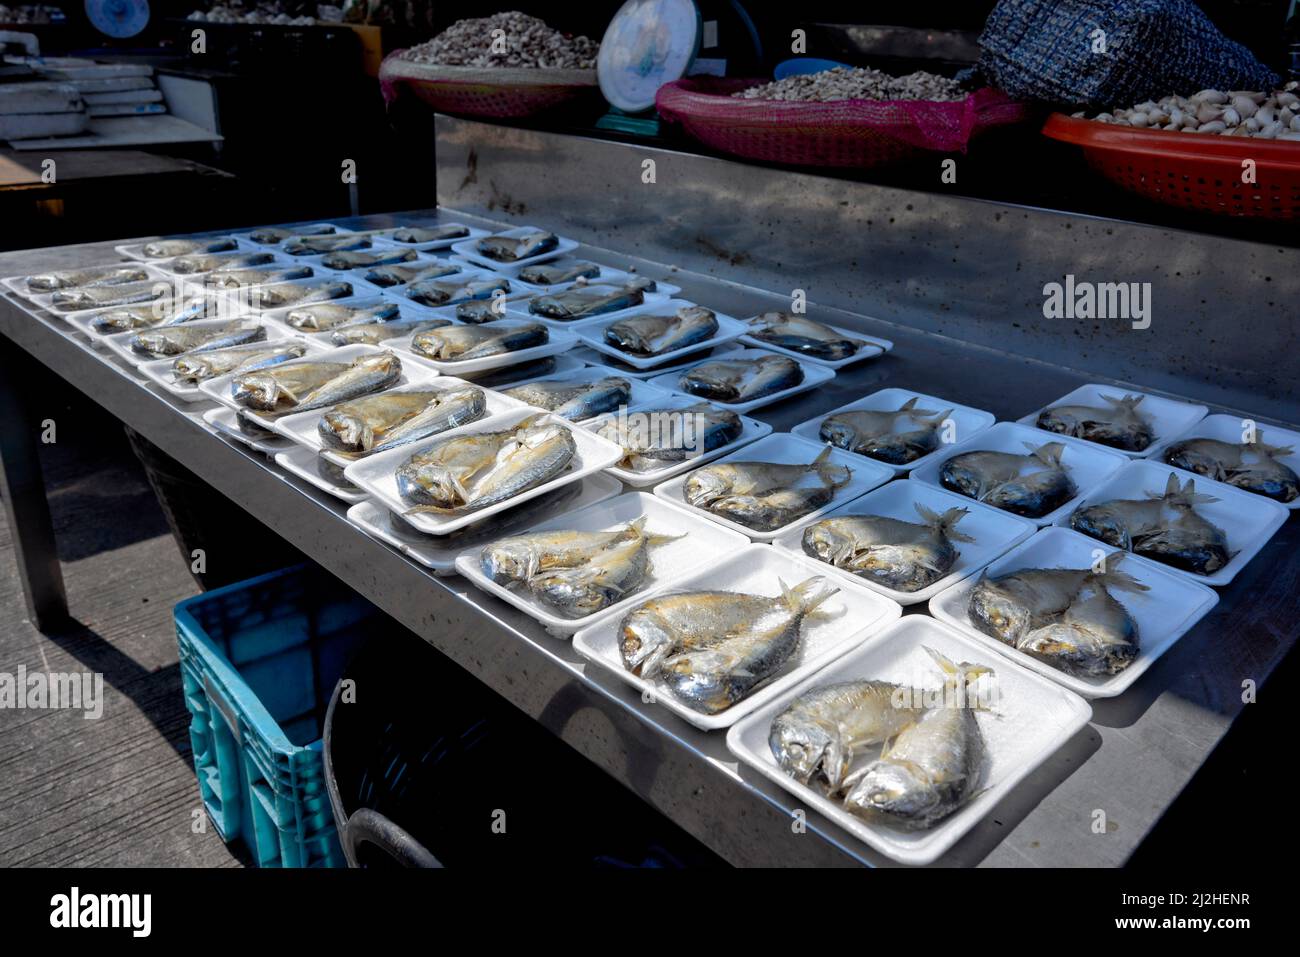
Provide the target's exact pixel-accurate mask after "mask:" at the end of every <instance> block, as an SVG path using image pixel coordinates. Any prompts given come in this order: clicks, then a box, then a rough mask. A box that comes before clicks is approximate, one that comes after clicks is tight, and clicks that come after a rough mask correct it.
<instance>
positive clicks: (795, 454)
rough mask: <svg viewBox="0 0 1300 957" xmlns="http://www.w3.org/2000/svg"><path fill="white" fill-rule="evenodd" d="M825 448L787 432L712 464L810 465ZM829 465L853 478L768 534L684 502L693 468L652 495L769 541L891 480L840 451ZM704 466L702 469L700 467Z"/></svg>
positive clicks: (884, 472)
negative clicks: (816, 505)
mask: <svg viewBox="0 0 1300 957" xmlns="http://www.w3.org/2000/svg"><path fill="white" fill-rule="evenodd" d="M825 449H826V445H825V444H824V443H817V442H810V441H809V440H808V439H803V438H800V437H799V436H797V435H791V434H790V433H789V432H777V433H774V434H772V435H768V436H764V437H763V438H761V439H759V440H758V441H757V442H754V443H753V444H751V445H747V446H745V447H744V448H743V449H740V450H739V451H736V452H732V453H731V454H729V455H724V456H722V457H721V458H719V459H717V460H715V461H714V462H713V463H712V464H713V465H725V464H726V463H728V462H774V463H778V464H782V465H807V464H808V463H810V462H812V461H813V460H814V459H815V458H817V456H818V455H820V454H821V453H822V452H823V451H824V450H825ZM829 462H830V463H831V464H833V465H843V466H845V467H847V468H849V469H851V470H852V475H851V476H850V477H849V481H848V482H847V483H846V484H845V485H841V486H840V487H839V488H838V489H836V490H835V497H834V498H832V499H831V500H830V503H829V504H827V505H825V506H823V507H822V508H819V509H817V510H815V511H812V512H809V513H808V514H807V515H804V516H803V517H801V518H798V519H796V520H795V521H793V522H790V523H788V524H786V525H782V526H781V527H780V528H777V529H774V530H773V531H770V532H760V531H758V530H757V529H753V528H750V527H749V526H747V525H741V524H740V523H739V522H733V521H732V520H731V519H729V518H725V517H724V516H722V515H719V514H718V513H716V512H711V511H709V510H708V509H703V508H696V507H695V506H694V505H690V504H688V503H687V501H686V483H687V481H689V480H690V477H691V475H692V474H694V472H696V471H698V469H693V470H692V471H690V472H687V473H686V474H685V475H678V476H677V477H676V478H671V479H669V480H668V481H666V482H662V483H660V484H659V485H656V486H655V490H654V493H655V495H657V496H659V497H660V498H662V499H665V500H667V501H669V502H672V503H673V504H674V505H676V506H677V507H679V508H682V509H685V510H687V511H689V512H692V513H694V514H696V515H700V516H703V517H704V518H707V519H708V520H709V521H712V522H717V523H718V524H719V525H721V526H722V527H723V528H729V529H731V530H732V531H734V532H739V533H740V534H741V535H745V536H746V537H748V538H750V539H753V540H754V541H756V542H770V541H772V540H774V539H777V538H780V537H781V536H782V535H785V534H786V533H788V532H790V531H792V530H793V529H798V528H803V527H804V526H805V525H807V524H809V523H810V522H813V521H815V520H816V519H818V518H819V517H821V516H822V515H824V514H826V513H827V512H829V511H830V510H831V509H832V508H835V507H838V506H840V505H843V504H845V503H846V502H851V501H853V500H854V499H855V498H857V497H858V496H860V495H865V494H866V493H867V492H869V491H871V490H872V489H873V488H876V487H877V486H879V485H883V484H884V483H885V482H888V481H889V480H890V478H892V473H891V472H890V471H889V470H888V469H885V468H881V467H880V466H879V465H877V464H876V463H874V462H864V461H862V460H861V459H855V458H854V457H852V456H850V455H847V454H845V453H844V452H842V451H840V450H839V449H831V454H830V459H829ZM703 467H704V466H701V468H703Z"/></svg>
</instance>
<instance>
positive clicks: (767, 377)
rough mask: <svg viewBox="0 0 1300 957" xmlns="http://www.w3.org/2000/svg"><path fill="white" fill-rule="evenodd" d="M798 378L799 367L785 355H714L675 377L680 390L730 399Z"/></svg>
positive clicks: (748, 396) (779, 388)
mask: <svg viewBox="0 0 1300 957" xmlns="http://www.w3.org/2000/svg"><path fill="white" fill-rule="evenodd" d="M801 382H803V367H802V366H800V365H799V363H797V362H795V361H794V360H793V359H790V358H788V357H786V356H761V357H759V358H756V359H715V360H713V361H711V362H705V363H702V364H700V365H698V366H695V367H694V368H692V369H687V370H686V371H685V372H683V373H682V375H681V378H680V379H678V385H679V387H680V388H681V390H682V391H683V392H688V393H690V394H691V395H698V396H702V397H703V398H706V399H713V400H714V401H717V402H732V403H736V402H748V401H750V400H751V399H758V398H762V397H763V396H765V395H772V394H773V393H776V392H781V391H784V390H785V389H792V388H794V387H795V386H797V385H798V384H799V383H801Z"/></svg>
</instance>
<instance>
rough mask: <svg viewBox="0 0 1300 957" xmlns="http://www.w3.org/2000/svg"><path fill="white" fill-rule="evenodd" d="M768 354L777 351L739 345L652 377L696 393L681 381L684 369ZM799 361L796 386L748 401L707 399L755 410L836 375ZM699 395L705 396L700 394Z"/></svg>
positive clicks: (728, 406) (723, 405)
mask: <svg viewBox="0 0 1300 957" xmlns="http://www.w3.org/2000/svg"><path fill="white" fill-rule="evenodd" d="M765 355H774V353H771V352H769V351H768V350H766V349H737V350H736V351H735V352H731V351H728V352H726V353H725V354H723V355H712V356H709V357H708V358H707V359H702V360H700V361H699V362H692V363H691V364H690V365H687V366H683V367H681V368H680V369H678V370H676V371H674V372H666V373H664V374H662V375H657V376H655V377H654V378H652V379H651V380H650V381H651V382H653V383H654V384H655V385H657V386H659V387H660V388H662V389H672V390H673V391H674V392H681V393H684V394H687V395H690V394H692V393H688V392H686V390H685V389H683V388H682V385H681V376H682V373H683V372H685V371H687V370H688V369H692V368H694V367H695V366H698V365H704V364H705V363H707V362H716V361H718V360H720V359H757V358H759V357H760V356H765ZM787 358H789V357H787ZM795 361H796V362H798V363H799V367H800V368H801V369H803V381H802V382H800V383H799V384H798V385H796V386H791V387H790V388H788V389H782V390H780V391H779V392H773V393H772V394H770V395H764V396H759V397H758V398H756V399H750V400H748V401H746V402H722V401H721V400H719V399H707V400H706V401H709V402H712V403H714V404H715V405H717V406H719V407H720V408H723V409H730V410H731V411H733V412H753V411H754V410H755V409H760V408H762V407H763V406H765V405H771V404H772V403H774V402H780V401H781V400H782V399H788V398H789V397H790V396H792V395H798V394H799V393H801V392H807V391H809V390H810V389H815V388H817V387H818V386H819V385H822V384H823V383H826V382H829V381H830V380H831V379H834V378H835V370H834V369H828V368H827V367H826V366H821V365H815V364H813V363H810V362H805V361H804V360H802V359H796V360H795ZM699 398H705V397H704V396H699Z"/></svg>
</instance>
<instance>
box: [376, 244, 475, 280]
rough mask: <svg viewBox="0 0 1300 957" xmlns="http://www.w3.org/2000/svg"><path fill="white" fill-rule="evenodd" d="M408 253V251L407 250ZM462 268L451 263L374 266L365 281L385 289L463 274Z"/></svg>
mask: <svg viewBox="0 0 1300 957" xmlns="http://www.w3.org/2000/svg"><path fill="white" fill-rule="evenodd" d="M407 251H408V252H409V250H407ZM464 269H465V267H464V266H458V265H456V264H455V263H451V262H437V263H420V264H419V265H415V266H399V265H385V266H376V267H375V268H374V269H371V270H370V271H369V272H367V273H366V281H367V282H373V283H374V284H375V285H376V286H383V287H384V288H385V289H387V288H389V287H391V286H405V285H408V284H409V283H417V282H423V281H424V280H426V279H441V278H443V277H444V276H454V275H455V274H456V273H458V272H464Z"/></svg>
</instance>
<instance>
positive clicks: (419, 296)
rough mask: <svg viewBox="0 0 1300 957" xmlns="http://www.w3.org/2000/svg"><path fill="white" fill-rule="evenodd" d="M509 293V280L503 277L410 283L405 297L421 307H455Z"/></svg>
mask: <svg viewBox="0 0 1300 957" xmlns="http://www.w3.org/2000/svg"><path fill="white" fill-rule="evenodd" d="M508 292H510V280H509V279H506V278H505V277H504V276H497V277H494V278H492V279H470V280H468V281H466V282H456V281H454V280H449V281H447V282H442V281H439V280H425V279H422V280H420V281H418V282H413V283H411V285H410V286H408V287H407V289H406V296H407V298H408V299H411V300H413V301H415V302H418V303H420V304H421V305H423V306H455V305H458V304H459V303H462V302H469V301H470V300H471V299H491V298H493V297H494V296H496V295H497V294H498V293H508Z"/></svg>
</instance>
